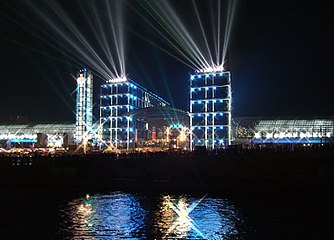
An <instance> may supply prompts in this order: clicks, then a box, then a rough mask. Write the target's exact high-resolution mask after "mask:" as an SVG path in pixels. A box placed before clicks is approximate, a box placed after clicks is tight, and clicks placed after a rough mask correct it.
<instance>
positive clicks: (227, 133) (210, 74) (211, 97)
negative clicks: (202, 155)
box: [189, 69, 232, 150]
mask: <svg viewBox="0 0 334 240" xmlns="http://www.w3.org/2000/svg"><path fill="white" fill-rule="evenodd" d="M189 95H190V111H189V112H190V130H191V134H190V149H191V150H193V149H194V147H195V146H205V147H206V148H208V149H215V148H219V147H222V146H223V145H230V144H231V140H232V135H231V117H232V116H231V98H232V96H231V73H230V72H228V71H224V70H223V69H208V70H201V71H197V72H196V74H193V75H191V76H190V93H189Z"/></svg>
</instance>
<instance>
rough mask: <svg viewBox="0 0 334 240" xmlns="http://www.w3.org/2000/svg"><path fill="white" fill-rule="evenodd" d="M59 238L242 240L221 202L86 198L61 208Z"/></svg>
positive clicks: (231, 212)
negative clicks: (60, 235) (61, 236)
mask: <svg viewBox="0 0 334 240" xmlns="http://www.w3.org/2000/svg"><path fill="white" fill-rule="evenodd" d="M60 215H61V218H62V224H61V234H62V235H63V236H65V237H68V238H75V239H76V238H78V239H100V238H104V239H119V238H123V239H231V238H233V239H242V238H243V237H242V228H243V219H242V218H241V217H240V214H239V212H238V210H237V209H236V207H234V206H233V205H232V204H231V203H230V202H228V201H227V200H224V199H217V198H210V197H209V196H206V197H203V198H201V197H199V198H195V197H192V196H187V195H186V196H185V195H180V196H176V195H173V196H171V195H162V196H154V197H152V196H141V195H136V194H129V193H122V192H113V193H110V194H106V195H99V194H96V195H92V196H89V195H88V194H87V195H86V196H85V197H82V198H78V199H74V200H71V201H70V202H69V203H68V204H67V206H65V207H64V208H63V209H61V214H60Z"/></svg>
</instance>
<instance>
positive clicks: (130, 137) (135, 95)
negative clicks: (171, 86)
mask: <svg viewBox="0 0 334 240" xmlns="http://www.w3.org/2000/svg"><path fill="white" fill-rule="evenodd" d="M168 105H169V103H168V102H166V101H165V100H163V99H162V98H160V97H158V96H157V95H155V94H154V93H151V92H149V91H148V90H147V89H145V88H144V87H142V86H140V85H139V84H137V83H136V82H134V81H132V80H130V79H127V78H120V79H113V80H109V81H107V82H106V83H105V84H103V85H101V95H100V129H101V132H100V135H101V139H104V140H105V141H106V142H107V144H112V145H113V146H114V147H116V148H119V149H129V148H133V147H134V139H135V137H136V136H135V126H136V123H135V119H134V118H133V117H132V116H131V114H130V113H131V112H132V111H134V110H136V109H142V108H148V107H165V106H168Z"/></svg>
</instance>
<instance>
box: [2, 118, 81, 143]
mask: <svg viewBox="0 0 334 240" xmlns="http://www.w3.org/2000/svg"><path fill="white" fill-rule="evenodd" d="M74 135H75V124H74V123H39V124H34V123H29V124H10V125H9V124H3V125H0V145H1V147H3V148H11V147H68V146H69V145H70V144H72V143H73V140H74Z"/></svg>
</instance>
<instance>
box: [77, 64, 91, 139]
mask: <svg viewBox="0 0 334 240" xmlns="http://www.w3.org/2000/svg"><path fill="white" fill-rule="evenodd" d="M92 125H93V75H92V74H91V72H90V71H88V70H87V69H86V68H84V69H81V70H79V72H78V74H77V102H76V125H75V141H76V143H77V144H84V145H85V144H86V143H87V140H88V137H89V134H90V133H91V130H92Z"/></svg>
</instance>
